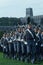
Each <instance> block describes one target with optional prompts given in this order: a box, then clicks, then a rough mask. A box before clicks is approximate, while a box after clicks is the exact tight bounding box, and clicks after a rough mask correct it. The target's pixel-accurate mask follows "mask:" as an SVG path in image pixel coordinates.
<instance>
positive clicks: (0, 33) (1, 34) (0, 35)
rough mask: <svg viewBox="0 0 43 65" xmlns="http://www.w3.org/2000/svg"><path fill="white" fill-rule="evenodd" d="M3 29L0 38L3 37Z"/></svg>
mask: <svg viewBox="0 0 43 65" xmlns="http://www.w3.org/2000/svg"><path fill="white" fill-rule="evenodd" d="M3 33H4V32H3V31H0V39H1V37H2V36H3Z"/></svg>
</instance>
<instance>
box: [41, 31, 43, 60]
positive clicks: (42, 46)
mask: <svg viewBox="0 0 43 65" xmlns="http://www.w3.org/2000/svg"><path fill="white" fill-rule="evenodd" d="M41 37H42V43H41V60H43V31H42V33H41Z"/></svg>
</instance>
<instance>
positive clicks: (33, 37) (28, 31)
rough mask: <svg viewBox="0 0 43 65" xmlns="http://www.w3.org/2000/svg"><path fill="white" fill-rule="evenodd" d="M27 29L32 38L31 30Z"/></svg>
mask: <svg viewBox="0 0 43 65" xmlns="http://www.w3.org/2000/svg"><path fill="white" fill-rule="evenodd" d="M27 31H28V32H29V33H30V34H31V36H32V37H33V38H34V36H33V34H32V32H31V31H30V30H29V29H27Z"/></svg>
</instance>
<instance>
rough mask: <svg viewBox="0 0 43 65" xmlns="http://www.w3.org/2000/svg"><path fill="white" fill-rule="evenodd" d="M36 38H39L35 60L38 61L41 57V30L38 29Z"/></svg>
mask: <svg viewBox="0 0 43 65" xmlns="http://www.w3.org/2000/svg"><path fill="white" fill-rule="evenodd" d="M37 36H38V38H39V40H38V44H37V50H36V51H37V59H38V60H40V58H41V57H40V56H41V44H42V37H41V28H39V29H38V33H37Z"/></svg>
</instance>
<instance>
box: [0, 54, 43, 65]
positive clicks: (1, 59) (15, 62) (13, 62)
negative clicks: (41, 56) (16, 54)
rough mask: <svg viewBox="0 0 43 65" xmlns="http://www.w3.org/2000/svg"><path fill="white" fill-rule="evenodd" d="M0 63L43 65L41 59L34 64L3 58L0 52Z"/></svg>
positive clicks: (2, 64)
mask: <svg viewBox="0 0 43 65" xmlns="http://www.w3.org/2000/svg"><path fill="white" fill-rule="evenodd" d="M0 65H43V61H41V62H37V63H36V64H31V63H26V62H22V61H17V60H12V59H8V58H3V54H2V53H0Z"/></svg>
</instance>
